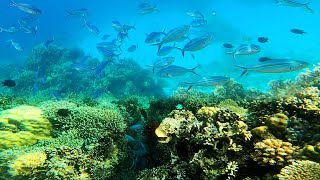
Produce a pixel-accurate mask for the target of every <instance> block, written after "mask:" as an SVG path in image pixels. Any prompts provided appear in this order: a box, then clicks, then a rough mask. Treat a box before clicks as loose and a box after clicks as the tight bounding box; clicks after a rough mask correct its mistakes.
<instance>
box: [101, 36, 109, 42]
mask: <svg viewBox="0 0 320 180" xmlns="http://www.w3.org/2000/svg"><path fill="white" fill-rule="evenodd" d="M109 37H110V35H109V34H105V35H103V36H102V38H101V40H103V41H105V40H107V39H108V38H109Z"/></svg>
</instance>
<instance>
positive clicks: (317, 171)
mask: <svg viewBox="0 0 320 180" xmlns="http://www.w3.org/2000/svg"><path fill="white" fill-rule="evenodd" d="M278 177H279V180H287V179H292V180H305V179H310V180H313V179H314V180H316V179H320V165H319V163H316V162H313V161H296V162H293V163H292V164H291V165H288V166H285V167H284V168H282V169H281V172H280V174H279V175H278Z"/></svg>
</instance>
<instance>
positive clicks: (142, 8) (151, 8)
mask: <svg viewBox="0 0 320 180" xmlns="http://www.w3.org/2000/svg"><path fill="white" fill-rule="evenodd" d="M138 8H139V14H141V15H146V14H150V13H153V12H156V11H159V10H158V8H157V4H154V5H151V4H148V3H141V4H140V5H139V7H138Z"/></svg>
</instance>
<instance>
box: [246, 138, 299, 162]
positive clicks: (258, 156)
mask: <svg viewBox="0 0 320 180" xmlns="http://www.w3.org/2000/svg"><path fill="white" fill-rule="evenodd" d="M254 149H255V152H254V153H253V154H252V159H253V160H254V161H257V162H258V164H260V165H262V166H265V165H267V164H269V165H280V166H282V165H285V164H287V163H289V162H290V161H292V154H293V152H294V150H295V148H294V147H292V144H291V143H289V142H283V141H282V140H280V139H265V140H263V141H262V142H258V143H256V144H255V146H254Z"/></svg>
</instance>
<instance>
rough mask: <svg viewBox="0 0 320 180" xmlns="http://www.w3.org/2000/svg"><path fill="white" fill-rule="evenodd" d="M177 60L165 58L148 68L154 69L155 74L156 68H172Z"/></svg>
mask: <svg viewBox="0 0 320 180" xmlns="http://www.w3.org/2000/svg"><path fill="white" fill-rule="evenodd" d="M174 60H175V57H164V58H161V59H158V60H157V61H156V62H154V63H153V65H146V66H148V67H152V72H153V73H154V69H155V68H165V67H168V66H170V65H171V64H172V63H173V62H174Z"/></svg>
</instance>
